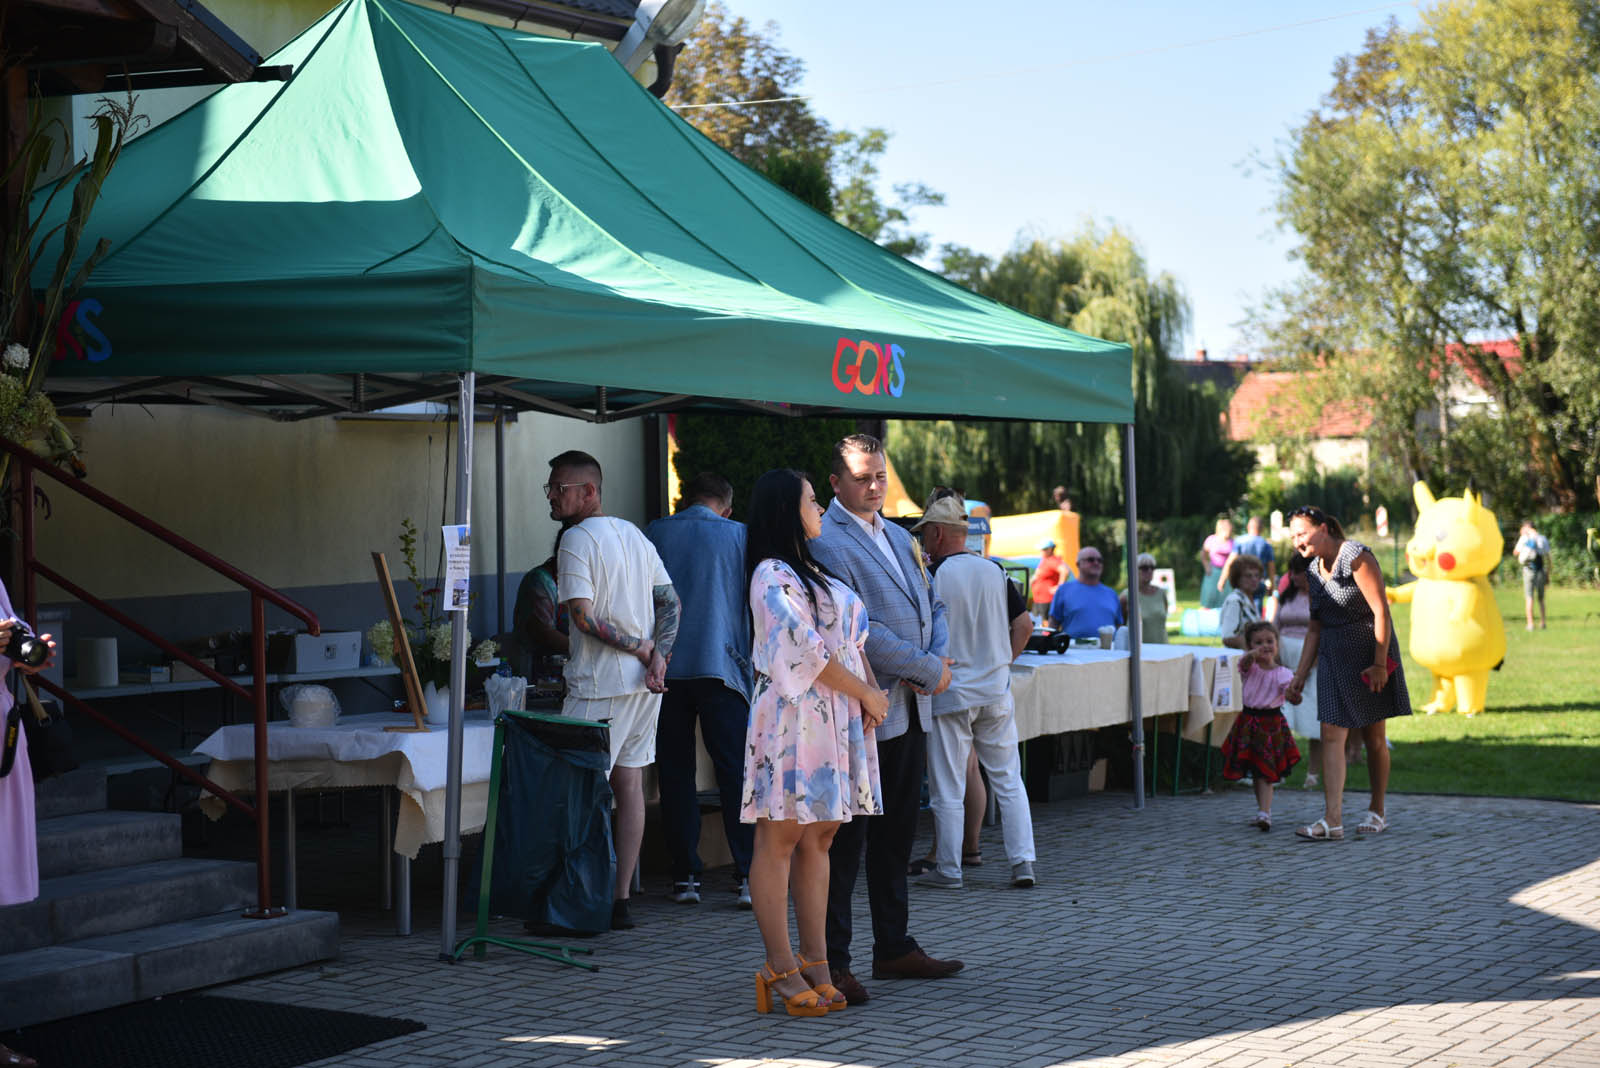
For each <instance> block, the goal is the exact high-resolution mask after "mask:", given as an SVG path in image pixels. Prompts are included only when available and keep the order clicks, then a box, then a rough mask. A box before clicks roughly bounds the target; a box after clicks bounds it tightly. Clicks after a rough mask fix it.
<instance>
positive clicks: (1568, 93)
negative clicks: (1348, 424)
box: [1267, 0, 1600, 508]
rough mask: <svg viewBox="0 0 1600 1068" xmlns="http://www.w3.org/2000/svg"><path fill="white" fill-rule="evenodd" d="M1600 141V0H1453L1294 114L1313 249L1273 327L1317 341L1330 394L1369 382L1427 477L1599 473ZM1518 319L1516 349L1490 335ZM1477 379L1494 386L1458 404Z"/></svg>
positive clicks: (1360, 392) (1562, 489) (1279, 334)
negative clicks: (1481, 407) (1469, 410)
mask: <svg viewBox="0 0 1600 1068" xmlns="http://www.w3.org/2000/svg"><path fill="white" fill-rule="evenodd" d="M1596 144H1600V9H1597V7H1596V5H1595V4H1594V3H1593V2H1592V0H1588V2H1585V0H1495V2H1489V0H1447V2H1444V3H1439V4H1437V5H1435V6H1433V7H1431V8H1429V9H1428V10H1426V11H1424V12H1423V14H1422V16H1421V20H1420V23H1419V25H1418V26H1417V27H1416V28H1415V29H1413V30H1404V29H1401V28H1399V27H1398V26H1397V25H1395V24H1394V23H1392V22H1391V23H1390V24H1389V25H1387V26H1386V27H1384V28H1382V29H1379V30H1375V31H1372V32H1371V33H1369V35H1368V37H1367V40H1366V43H1365V46H1364V47H1363V49H1362V50H1361V51H1360V52H1359V53H1357V54H1355V55H1353V56H1349V57H1346V58H1345V59H1343V60H1341V61H1340V62H1339V63H1338V65H1337V66H1336V67H1335V69H1334V72H1333V87H1332V88H1331V89H1330V90H1329V92H1328V94H1327V96H1326V97H1325V98H1324V100H1323V101H1322V103H1321V105H1320V106H1319V107H1318V108H1317V109H1316V110H1315V111H1314V112H1312V113H1311V114H1310V115H1309V116H1308V117H1307V119H1306V121H1305V123H1304V124H1303V125H1302V126H1300V127H1299V128H1298V129H1296V130H1295V131H1294V132H1293V135H1292V137H1291V140H1290V142H1289V144H1288V145H1287V148H1286V151H1285V152H1284V154H1283V156H1282V158H1281V159H1280V160H1279V161H1278V166H1279V176H1280V182H1281V193H1280V196H1279V200H1278V211H1279V216H1280V219H1281V221H1282V223H1283V224H1284V225H1285V226H1286V227H1287V228H1288V229H1290V230H1291V231H1293V232H1294V234H1296V235H1297V236H1298V238H1299V242H1300V243H1299V246H1298V250H1297V254H1298V256H1299V257H1300V259H1301V260H1302V261H1303V263H1304V265H1305V268H1306V271H1305V278H1304V280H1303V281H1302V282H1301V283H1300V284H1298V285H1297V286H1296V287H1295V288H1294V289H1292V290H1291V291H1289V292H1288V293H1286V294H1280V295H1279V297H1278V300H1277V303H1276V306H1275V307H1274V308H1273V310H1272V311H1271V312H1270V313H1269V315H1268V316H1267V319H1268V322H1269V324H1270V328H1271V329H1270V331H1269V336H1271V337H1273V338H1275V339H1276V341H1277V343H1278V345H1279V347H1280V348H1282V349H1283V350H1284V351H1286V352H1297V353H1305V352H1308V351H1310V352H1315V353H1317V354H1318V356H1319V361H1320V362H1321V364H1322V366H1324V367H1325V368H1327V369H1328V370H1329V371H1330V372H1331V373H1330V374H1327V375H1325V376H1323V378H1322V380H1323V381H1324V382H1326V383H1327V389H1328V391H1329V394H1330V395H1337V396H1342V397H1345V398H1347V399H1348V398H1352V397H1354V398H1360V399H1361V401H1362V402H1363V403H1364V404H1365V405H1367V406H1368V407H1369V410H1370V411H1371V413H1372V416H1373V418H1374V420H1375V425H1374V438H1375V440H1377V441H1378V442H1380V443H1388V444H1390V445H1391V446H1392V452H1393V455H1394V456H1395V457H1396V459H1397V460H1398V461H1399V462H1400V463H1401V464H1402V465H1403V466H1404V467H1406V468H1407V469H1408V470H1409V473H1410V474H1411V475H1412V476H1413V477H1419V476H1427V477H1429V478H1430V479H1431V480H1433V481H1434V482H1435V483H1436V484H1441V485H1445V486H1452V487H1454V486H1456V485H1459V484H1461V483H1464V482H1470V483H1473V484H1476V485H1477V486H1478V488H1480V489H1482V488H1486V487H1498V488H1500V489H1502V491H1503V492H1502V503H1503V504H1511V503H1513V501H1514V502H1515V503H1517V504H1523V503H1527V504H1536V503H1544V504H1547V505H1554V506H1557V507H1563V508H1570V507H1573V506H1575V505H1580V504H1582V503H1583V500H1584V498H1589V494H1590V493H1591V492H1593V491H1594V490H1595V488H1596V482H1595V480H1596V479H1597V478H1600V362H1597V361H1596V360H1595V353H1596V352H1597V351H1600V169H1597V168H1596V167H1595V145H1596ZM1500 339H1510V340H1512V341H1514V342H1515V353H1514V355H1513V356H1512V357H1511V358H1509V359H1508V358H1505V356H1504V354H1503V353H1499V352H1496V351H1495V350H1494V349H1492V348H1489V347H1487V346H1486V345H1485V344H1484V343H1485V342H1487V341H1492V340H1500ZM1468 388H1471V389H1475V390H1476V389H1481V390H1482V391H1483V392H1485V393H1487V395H1488V397H1489V398H1490V400H1491V401H1492V406H1491V407H1490V408H1489V409H1488V410H1487V411H1480V412H1478V413H1477V414H1476V415H1474V416H1471V417H1469V418H1468V419H1467V421H1466V422H1465V423H1464V424H1457V423H1456V422H1455V421H1454V420H1453V419H1452V417H1451V414H1450V409H1451V407H1452V401H1453V399H1456V398H1459V396H1460V392H1461V391H1462V390H1463V389H1468ZM1419 427H1420V428H1421V432H1420V433H1419ZM1463 430H1465V431H1467V432H1466V433H1461V431H1463ZM1506 496H1509V497H1511V500H1505V499H1504V498H1505V497H1506ZM1590 499H1592V498H1590Z"/></svg>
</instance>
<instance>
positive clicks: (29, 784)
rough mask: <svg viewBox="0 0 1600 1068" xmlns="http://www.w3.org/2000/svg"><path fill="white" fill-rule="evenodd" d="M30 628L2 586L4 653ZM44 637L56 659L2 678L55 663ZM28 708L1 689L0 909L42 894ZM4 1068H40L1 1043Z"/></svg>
mask: <svg viewBox="0 0 1600 1068" xmlns="http://www.w3.org/2000/svg"><path fill="white" fill-rule="evenodd" d="M19 627H20V628H23V629H30V628H26V627H24V625H23V624H22V623H21V622H19V621H18V619H17V614H16V611H15V609H13V608H12V607H11V595H10V594H9V593H7V592H6V588H5V584H4V583H0V649H4V648H6V647H7V646H8V645H9V644H10V642H11V636H12V634H13V633H14V632H15V631H16V630H17V629H18V628H19ZM39 638H40V639H41V640H42V641H44V642H45V643H46V644H48V645H49V647H50V657H49V659H47V660H46V661H45V662H44V663H43V664H40V665H39V666H38V667H29V666H27V665H26V664H21V663H17V662H15V661H12V660H9V659H7V658H6V657H4V656H0V677H3V676H6V675H9V674H10V673H11V669H12V668H16V669H17V670H18V671H20V672H22V673H23V674H25V675H36V674H38V673H39V672H41V671H43V670H45V669H46V668H47V667H50V666H51V665H52V664H54V663H55V648H56V643H55V642H54V641H52V640H51V637H50V635H48V634H41V635H39ZM27 714H28V710H27V709H26V708H20V707H18V705H17V703H16V697H15V695H14V694H13V693H12V687H11V686H10V684H9V680H7V685H5V686H0V723H4V724H5V727H4V732H3V733H0V907H3V906H5V905H21V904H24V903H26V902H29V901H32V900H33V899H34V898H36V897H38V896H39V847H38V836H37V829H36V826H35V824H34V816H33V768H32V767H31V766H30V765H29V763H28V739H27V735H26V733H25V732H24V731H23V729H22V717H23V716H24V715H27ZM0 1065H11V1066H14V1068H37V1062H36V1061H35V1060H34V1059H33V1058H32V1057H30V1056H28V1055H27V1054H25V1053H19V1052H17V1051H16V1050H13V1049H11V1048H9V1047H7V1046H5V1045H0Z"/></svg>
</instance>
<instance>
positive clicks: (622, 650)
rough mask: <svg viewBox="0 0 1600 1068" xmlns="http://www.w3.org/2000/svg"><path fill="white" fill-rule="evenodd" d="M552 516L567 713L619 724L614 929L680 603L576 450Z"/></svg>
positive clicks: (559, 465) (652, 552) (615, 729)
mask: <svg viewBox="0 0 1600 1068" xmlns="http://www.w3.org/2000/svg"><path fill="white" fill-rule="evenodd" d="M544 492H545V496H546V498H547V499H548V500H549V501H550V518H551V519H555V520H558V521H560V523H561V524H562V525H563V526H564V527H566V528H567V529H566V532H565V533H564V534H563V535H562V537H561V551H560V553H559V555H558V559H557V579H556V595H557V597H558V598H559V600H560V603H561V604H562V605H564V606H566V609H567V616H568V618H569V619H570V621H571V630H572V634H571V637H572V655H571V657H570V658H569V659H568V660H567V665H566V669H565V675H566V680H567V697H566V702H565V704H564V705H563V706H562V709H561V712H562V715H565V716H570V717H573V718H575V719H588V720H597V721H605V722H609V723H610V725H611V729H610V736H611V792H612V794H613V795H614V796H615V798H616V806H617V814H616V821H617V824H616V835H615V848H616V854H617V882H616V891H615V896H614V897H613V903H612V911H611V926H612V928H613V929H614V930H627V929H628V928H631V927H632V926H633V925H634V924H633V919H632V916H631V915H630V913H629V911H628V895H629V891H630V889H631V886H632V883H633V872H634V868H635V866H637V864H638V863H639V845H640V843H641V842H642V841H643V839H644V769H645V767H646V766H647V765H649V764H651V763H653V762H654V761H655V758H656V752H655V750H656V719H657V716H658V715H659V713H660V710H661V694H662V693H663V692H664V691H665V690H666V685H667V679H666V676H667V663H668V661H669V660H670V659H671V658H672V650H673V646H674V645H675V644H676V642H677V639H678V620H679V613H680V605H679V601H678V595H677V593H676V592H675V591H674V590H673V588H672V578H671V576H669V575H668V574H667V569H666V567H665V566H664V565H663V564H662V563H661V557H660V555H659V554H657V552H656V548H655V546H654V545H651V544H650V540H649V539H648V538H646V537H645V536H644V533H643V532H642V531H640V530H639V528H638V527H636V526H634V525H633V524H632V523H629V522H627V521H626V520H623V519H617V518H615V517H614V516H608V515H606V514H605V513H604V512H602V511H601V471H600V461H598V460H596V459H595V458H594V457H593V456H590V455H589V454H588V453H586V452H578V451H577V450H575V449H574V450H570V451H568V452H564V453H562V454H561V455H559V456H557V457H555V458H554V459H552V460H551V461H550V481H549V482H548V483H546V485H545V487H544Z"/></svg>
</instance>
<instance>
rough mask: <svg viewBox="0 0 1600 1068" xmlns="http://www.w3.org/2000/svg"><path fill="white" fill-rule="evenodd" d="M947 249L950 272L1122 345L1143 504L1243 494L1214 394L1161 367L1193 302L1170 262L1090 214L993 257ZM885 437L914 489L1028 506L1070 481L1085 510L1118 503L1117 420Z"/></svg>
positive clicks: (1192, 510) (1242, 473)
mask: <svg viewBox="0 0 1600 1068" xmlns="http://www.w3.org/2000/svg"><path fill="white" fill-rule="evenodd" d="M942 252H943V268H944V272H945V274H946V276H947V277H949V278H951V279H952V280H953V281H956V282H959V283H961V284H963V285H965V286H967V287H968V288H970V289H972V290H974V291H975V292H978V293H980V294H982V295H984V296H986V297H990V298H992V299H994V300H998V301H1000V302H1001V303H1004V304H1009V305H1010V306H1011V307H1013V308H1016V309H1018V310H1019V311H1024V312H1027V313H1028V314H1029V315H1034V316H1037V317H1038V318H1041V319H1046V320H1049V321H1050V322H1053V323H1057V324H1059V325H1061V326H1065V327H1068V328H1070V329H1072V330H1077V331H1080V332H1082V333H1086V334H1092V335H1094V336H1095V337H1101V338H1105V339H1107V340H1110V341H1123V342H1126V343H1127V344H1128V345H1129V347H1130V348H1131V349H1132V355H1133V370H1132V382H1131V385H1132V388H1133V400H1134V426H1135V429H1134V442H1135V455H1136V461H1137V472H1138V478H1139V505H1140V512H1141V514H1143V515H1145V516H1148V517H1162V516H1169V515H1192V514H1198V513H1202V512H1212V511H1216V510H1219V509H1222V508H1226V507H1228V506H1230V505H1232V504H1233V503H1235V502H1236V501H1237V500H1238V499H1239V498H1240V497H1241V496H1242V495H1243V493H1244V490H1245V485H1246V482H1247V480H1248V478H1249V473H1250V470H1251V467H1252V466H1253V461H1252V459H1251V457H1250V455H1249V453H1248V451H1247V450H1245V449H1244V448H1243V447H1241V446H1238V445H1235V444H1233V443H1231V442H1229V441H1227V440H1226V439H1225V438H1224V437H1223V435H1222V430H1221V420H1220V416H1221V412H1222V401H1221V398H1219V397H1218V396H1217V394H1216V393H1215V391H1214V390H1210V389H1195V388H1192V387H1190V386H1189V385H1187V384H1186V383H1185V382H1183V381H1182V380H1181V379H1179V378H1178V377H1177V376H1176V375H1175V374H1174V373H1173V371H1172V369H1171V367H1170V366H1169V360H1170V359H1171V357H1172V356H1173V354H1174V353H1175V352H1177V351H1178V349H1179V347H1180V346H1181V345H1182V339H1183V329H1184V326H1185V324H1186V322H1187V320H1188V315H1189V310H1188V302H1187V301H1186V299H1185V298H1184V296H1183V292H1182V289H1181V287H1180V286H1179V284H1178V282H1177V280H1176V279H1175V278H1173V277H1172V276H1171V275H1170V274H1167V273H1165V272H1162V273H1159V274H1154V275H1152V273H1151V271H1150V269H1149V266H1148V264H1147V263H1146V262H1145V259H1144V256H1143V254H1142V253H1141V252H1140V251H1139V248H1138V246H1137V244H1136V243H1135V242H1134V240H1133V239H1132V238H1131V237H1130V236H1129V235H1127V234H1126V233H1124V232H1123V231H1121V230H1120V229H1117V228H1116V227H1112V228H1110V229H1107V230H1102V229H1100V228H1098V227H1093V226H1090V227H1087V228H1085V229H1084V230H1083V231H1082V232H1081V233H1079V234H1078V235H1077V236H1075V237H1072V238H1070V239H1064V240H1055V241H1046V240H1033V241H1026V242H1019V243H1018V244H1017V245H1016V246H1015V247H1014V248H1012V250H1011V251H1009V252H1007V253H1006V254H1005V255H1004V256H1001V257H1000V258H999V259H998V260H995V261H991V260H990V259H989V258H988V257H986V256H983V255H981V254H979V253H975V252H973V251H972V250H970V249H966V248H961V247H957V246H948V245H947V246H945V248H944V249H943V250H942ZM889 438H890V445H891V449H892V452H893V455H894V461H895V466H896V468H897V469H898V470H899V472H900V474H901V477H902V478H903V479H904V481H905V482H906V484H907V488H908V489H909V490H910V491H911V492H912V493H913V495H916V494H917V493H919V492H925V490H926V489H927V488H928V487H929V486H931V485H934V484H937V483H946V484H951V485H955V486H957V487H959V488H961V489H964V490H965V491H966V492H967V493H968V495H969V496H976V497H981V498H982V499H983V500H985V501H988V502H989V503H990V504H992V505H994V506H996V507H997V508H999V509H1001V510H1003V511H1030V510H1036V509H1042V508H1048V507H1050V490H1051V489H1052V488H1053V487H1055V486H1057V485H1064V486H1066V487H1068V489H1069V490H1070V491H1072V493H1073V494H1074V498H1073V499H1074V504H1075V505H1076V506H1077V508H1078V510H1079V511H1086V512H1090V513H1094V514H1114V513H1116V512H1118V511H1120V510H1121V509H1122V507H1123V493H1122V484H1123V482H1122V437H1121V428H1120V427H1117V426H1110V425H1105V424H1096V423H1039V422H1011V421H992V422H949V421H945V422H935V423H912V422H894V423H891V424H890V426H889Z"/></svg>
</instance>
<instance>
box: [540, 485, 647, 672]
mask: <svg viewBox="0 0 1600 1068" xmlns="http://www.w3.org/2000/svg"><path fill="white" fill-rule="evenodd" d="M671 584H672V579H671V578H670V577H669V576H668V575H667V569H666V567H665V566H663V564H662V563H661V557H660V556H659V555H658V554H657V553H656V547H655V546H654V545H652V544H650V540H649V539H648V538H646V537H645V536H644V532H643V531H641V530H640V529H639V528H638V527H636V526H634V525H633V524H632V523H629V522H628V521H627V520H625V519H617V518H615V517H614V516H608V515H597V516H590V517H589V518H588V519H585V520H584V521H583V522H581V523H579V524H578V525H577V526H575V527H571V528H569V529H568V530H567V532H566V533H565V534H563V535H562V536H561V555H560V556H559V558H558V559H557V560H556V598H557V599H558V600H560V601H563V602H565V601H570V600H572V599H574V598H576V597H583V598H587V599H588V600H590V601H592V602H593V603H594V615H595V616H596V617H597V618H599V619H603V620H605V621H606V622H607V623H610V624H611V625H612V626H614V627H616V628H617V629H618V630H619V631H622V632H623V633H624V634H632V635H634V636H635V637H640V638H648V637H650V636H651V635H652V634H653V633H654V632H655V626H656V610H655V598H654V595H653V590H654V587H656V586H670V585H671ZM571 640H572V654H571V657H570V658H569V659H568V660H567V669H566V679H567V692H568V693H569V694H571V695H573V696H574V697H583V698H595V697H620V696H622V695H623V694H630V693H643V692H645V691H646V690H647V689H648V687H647V686H645V682H644V674H645V671H644V665H643V664H641V663H640V662H639V658H638V657H636V656H634V655H633V654H632V653H627V652H623V651H622V650H621V649H617V648H614V647H612V646H610V645H607V644H606V643H605V642H602V641H601V640H600V639H598V638H594V637H591V636H590V635H588V634H585V633H583V632H582V631H580V630H579V629H578V628H577V627H573V628H572V634H571Z"/></svg>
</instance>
